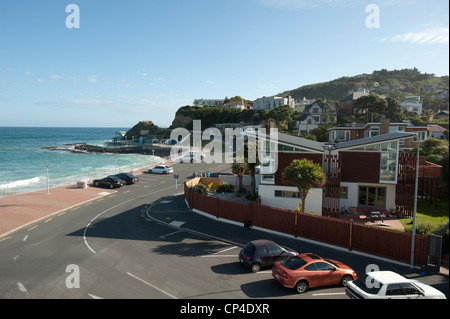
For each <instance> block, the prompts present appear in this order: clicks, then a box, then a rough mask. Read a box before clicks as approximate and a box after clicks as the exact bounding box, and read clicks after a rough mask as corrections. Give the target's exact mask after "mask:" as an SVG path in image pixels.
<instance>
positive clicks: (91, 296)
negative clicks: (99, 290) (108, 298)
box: [88, 294, 104, 299]
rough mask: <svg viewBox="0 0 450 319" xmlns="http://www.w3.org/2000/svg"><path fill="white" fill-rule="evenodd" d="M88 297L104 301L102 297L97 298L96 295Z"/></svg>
mask: <svg viewBox="0 0 450 319" xmlns="http://www.w3.org/2000/svg"><path fill="white" fill-rule="evenodd" d="M88 296H89V297H91V298H92V299H104V298H102V297H99V296H96V295H91V294H88Z"/></svg>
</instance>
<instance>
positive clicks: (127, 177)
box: [115, 173, 139, 185]
mask: <svg viewBox="0 0 450 319" xmlns="http://www.w3.org/2000/svg"><path fill="white" fill-rule="evenodd" d="M115 176H116V177H118V178H120V179H121V180H123V181H125V183H126V184H128V185H130V184H134V183H137V182H139V177H137V176H134V175H133V174H130V173H119V174H116V175H115Z"/></svg>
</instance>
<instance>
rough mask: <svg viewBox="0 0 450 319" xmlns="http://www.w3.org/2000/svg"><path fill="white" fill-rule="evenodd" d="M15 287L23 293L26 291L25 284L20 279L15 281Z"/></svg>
mask: <svg viewBox="0 0 450 319" xmlns="http://www.w3.org/2000/svg"><path fill="white" fill-rule="evenodd" d="M17 288H18V289H19V291H20V292H23V293H27V292H28V290H27V288H25V286H24V285H23V284H22V283H21V282H20V281H19V282H18V283H17Z"/></svg>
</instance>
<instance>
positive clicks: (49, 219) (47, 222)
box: [44, 217, 53, 223]
mask: <svg viewBox="0 0 450 319" xmlns="http://www.w3.org/2000/svg"><path fill="white" fill-rule="evenodd" d="M52 219H53V217H52V218H49V219H47V220H46V221H44V223H48V222H49V221H51V220H52Z"/></svg>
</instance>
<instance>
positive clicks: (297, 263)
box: [281, 256, 306, 270]
mask: <svg viewBox="0 0 450 319" xmlns="http://www.w3.org/2000/svg"><path fill="white" fill-rule="evenodd" d="M281 264H282V265H283V266H284V267H286V268H287V269H290V270H296V269H299V268H300V267H303V266H304V265H306V261H304V260H303V259H302V258H301V257H299V256H294V257H291V258H288V259H285V260H283V261H282V262H281Z"/></svg>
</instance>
